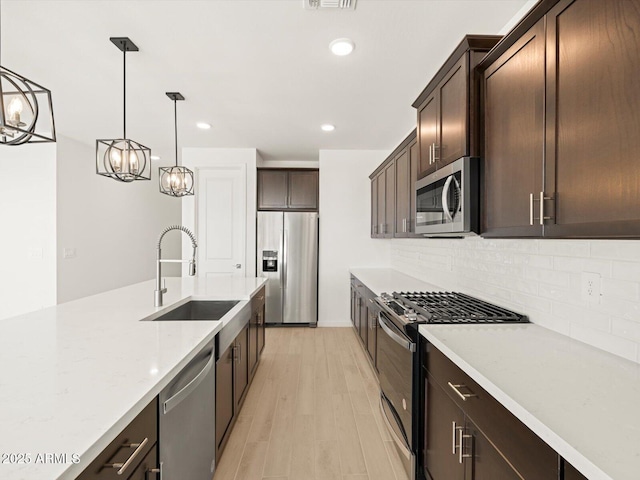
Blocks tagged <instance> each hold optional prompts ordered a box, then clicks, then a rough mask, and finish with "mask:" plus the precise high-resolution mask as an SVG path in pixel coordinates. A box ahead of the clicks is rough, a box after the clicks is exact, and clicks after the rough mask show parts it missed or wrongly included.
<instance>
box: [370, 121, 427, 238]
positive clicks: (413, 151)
mask: <svg viewBox="0 0 640 480" xmlns="http://www.w3.org/2000/svg"><path fill="white" fill-rule="evenodd" d="M418 162H419V160H418V147H417V142H416V131H415V130H414V131H413V132H411V133H410V134H409V135H408V136H407V137H406V138H405V139H404V140H403V141H402V142H401V143H400V145H398V147H396V148H395V150H394V151H393V152H392V153H391V154H390V155H389V156H388V157H387V158H386V160H385V161H384V162H382V164H381V165H380V166H379V167H378V168H377V169H376V170H375V171H374V172H373V173H372V174H371V175H370V176H369V178H370V179H371V237H372V238H392V237H411V236H414V233H413V232H414V229H415V210H416V208H415V190H414V189H415V182H416V180H417V172H418Z"/></svg>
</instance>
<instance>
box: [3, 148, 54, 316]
mask: <svg viewBox="0 0 640 480" xmlns="http://www.w3.org/2000/svg"><path fill="white" fill-rule="evenodd" d="M0 179H1V180H0V182H1V185H2V187H1V194H0V225H2V227H0V230H1V231H2V234H1V235H0V273H1V274H0V319H2V318H7V317H12V316H15V315H19V314H22V313H26V312H30V311H33V310H37V309H39V308H43V307H48V306H51V305H55V303H56V233H55V232H56V146H55V144H40V145H22V146H19V147H6V146H3V147H0Z"/></svg>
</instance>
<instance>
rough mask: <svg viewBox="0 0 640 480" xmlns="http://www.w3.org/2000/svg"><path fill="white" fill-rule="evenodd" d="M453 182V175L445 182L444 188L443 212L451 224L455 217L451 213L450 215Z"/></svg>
mask: <svg viewBox="0 0 640 480" xmlns="http://www.w3.org/2000/svg"><path fill="white" fill-rule="evenodd" d="M452 181H453V175H449V177H448V178H447V181H446V182H444V187H443V188H442V210H443V211H444V215H445V217H447V220H449V222H453V217H452V216H451V213H449V188H451V182H452Z"/></svg>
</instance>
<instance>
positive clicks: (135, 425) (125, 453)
mask: <svg viewBox="0 0 640 480" xmlns="http://www.w3.org/2000/svg"><path fill="white" fill-rule="evenodd" d="M145 439H146V442H145V443H144V445H142V443H143V442H144V441H145ZM157 440H158V399H157V398H155V399H154V400H153V401H152V402H151V403H150V404H149V405H147V406H146V407H145V408H144V410H143V411H142V412H140V414H139V415H138V416H137V417H136V418H134V419H133V420H132V421H131V423H130V424H129V425H127V427H126V428H125V429H124V430H123V431H122V432H121V433H120V434H119V435H118V436H117V437H116V439H115V440H114V441H113V442H111V444H110V445H109V446H108V447H106V448H105V449H104V450H103V451H102V453H100V454H99V455H98V457H97V458H96V459H95V460H94V461H93V462H91V464H90V465H89V466H88V467H87V468H86V469H85V470H84V471H83V472H82V473H81V474H80V475H79V476H78V478H77V480H116V479H118V480H121V479H123V478H129V475H131V474H132V473H133V472H134V470H135V469H136V468H137V467H138V465H140V463H141V462H142V461H143V459H145V457H146V456H147V454H148V453H149V452H150V451H151V450H152V449H153V448H154V446H155V444H156V442H157ZM131 444H140V446H139V447H135V446H129V445H131ZM129 459H131V463H129V465H128V466H127V467H126V468H124V469H122V467H119V468H113V467H105V465H107V464H115V463H121V464H125V463H126V462H127V461H128V460H129ZM120 470H123V471H122V473H121V474H120V475H119V474H118V471H120Z"/></svg>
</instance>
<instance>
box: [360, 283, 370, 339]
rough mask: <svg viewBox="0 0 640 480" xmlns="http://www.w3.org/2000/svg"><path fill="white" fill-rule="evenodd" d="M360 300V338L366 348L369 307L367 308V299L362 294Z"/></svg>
mask: <svg viewBox="0 0 640 480" xmlns="http://www.w3.org/2000/svg"><path fill="white" fill-rule="evenodd" d="M359 301H360V309H359V314H360V319H359V320H358V335H360V340H362V344H363V345H364V347H365V349H366V347H367V328H368V327H367V326H368V320H369V319H368V311H369V309H368V308H367V299H366V298H365V297H363V296H362V295H360V297H359Z"/></svg>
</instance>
